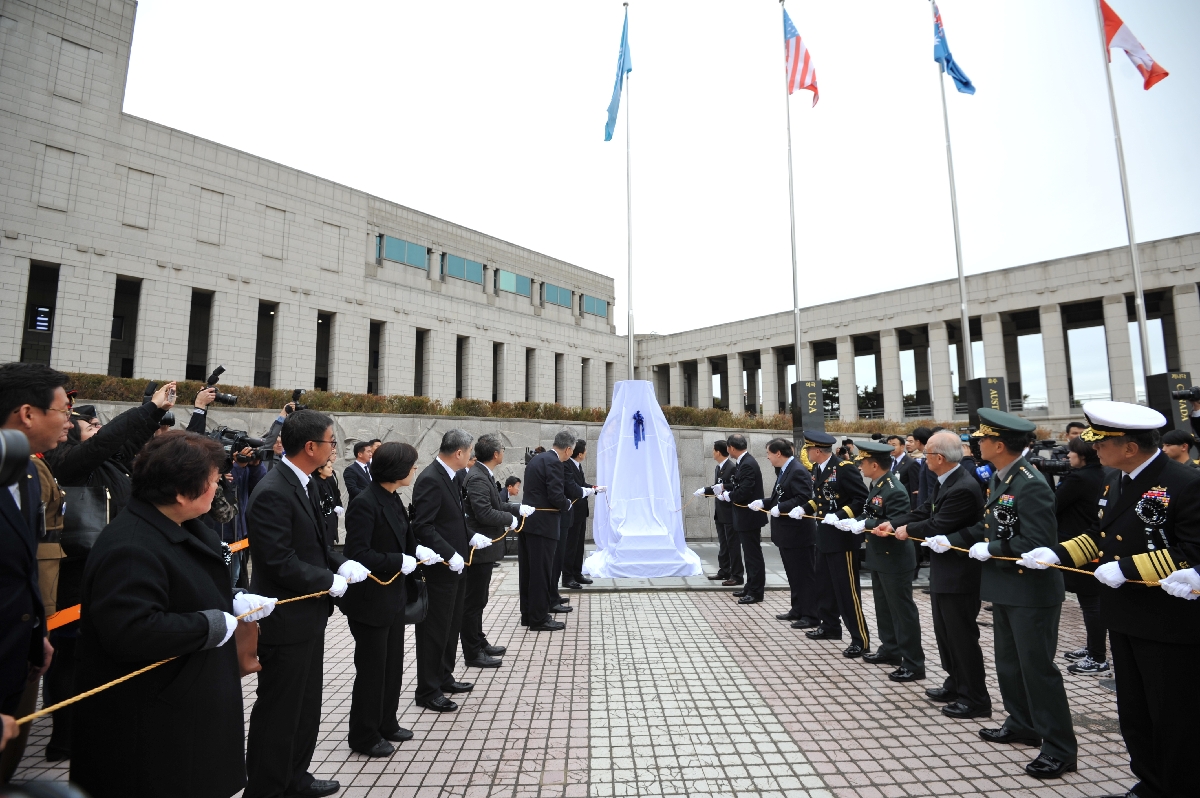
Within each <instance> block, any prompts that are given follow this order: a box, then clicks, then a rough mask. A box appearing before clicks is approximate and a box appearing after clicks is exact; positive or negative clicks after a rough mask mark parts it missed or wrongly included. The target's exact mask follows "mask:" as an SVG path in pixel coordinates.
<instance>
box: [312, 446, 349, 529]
mask: <svg viewBox="0 0 1200 798" xmlns="http://www.w3.org/2000/svg"><path fill="white" fill-rule="evenodd" d="M312 476H313V478H314V479H316V485H317V494H318V495H319V496H320V497H321V512H322V513H323V514H324V518H322V519H321V523H322V525H323V527H324V530H325V542H326V543H328V544H329V545H330V546H332V545H334V544H335V543H337V535H338V520H339V519H340V518H341V517H342V515H343V514H344V513H345V512H346V511H345V510H344V509H343V508H344V507H345V505H343V504H342V490H341V488H340V487H339V486H338V480H337V475H335V474H334V472H333V458H330V459H329V462H328V463H326V464H325V465H323V466H321V467H320V468H318V469H317V470H316V471H314V472H313V473H312Z"/></svg>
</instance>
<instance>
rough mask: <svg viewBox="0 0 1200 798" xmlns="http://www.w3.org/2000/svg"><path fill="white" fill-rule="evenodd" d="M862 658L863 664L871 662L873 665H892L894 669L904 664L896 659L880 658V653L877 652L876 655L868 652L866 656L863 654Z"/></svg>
mask: <svg viewBox="0 0 1200 798" xmlns="http://www.w3.org/2000/svg"><path fill="white" fill-rule="evenodd" d="M862 657H863V662H869V663H871V664H872V665H891V666H892V667H893V668H897V667H899V666H901V665H903V664H904V663H903V662H901V661H900V660H899V659H896V658H895V657H881V656H879V652H878V651H876V652H875V653H874V654H872V653H870V652H867V653H866V654H863V655H862Z"/></svg>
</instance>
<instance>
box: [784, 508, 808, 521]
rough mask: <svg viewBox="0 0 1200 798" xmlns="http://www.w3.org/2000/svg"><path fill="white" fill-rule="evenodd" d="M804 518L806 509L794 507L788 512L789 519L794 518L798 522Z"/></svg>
mask: <svg viewBox="0 0 1200 798" xmlns="http://www.w3.org/2000/svg"><path fill="white" fill-rule="evenodd" d="M803 516H804V508H803V507H793V508H792V509H790V510H788V518H794V519H796V520H797V521H799V520H800V519H801V518H802V517H803Z"/></svg>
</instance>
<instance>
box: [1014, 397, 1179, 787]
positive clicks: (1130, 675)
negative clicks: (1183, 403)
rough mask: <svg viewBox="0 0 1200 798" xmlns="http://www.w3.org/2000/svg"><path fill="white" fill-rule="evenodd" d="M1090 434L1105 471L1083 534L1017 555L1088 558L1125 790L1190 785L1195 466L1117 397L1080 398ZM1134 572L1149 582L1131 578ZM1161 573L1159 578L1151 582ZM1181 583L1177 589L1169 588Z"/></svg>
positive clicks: (1158, 419) (1148, 415) (1155, 424)
mask: <svg viewBox="0 0 1200 798" xmlns="http://www.w3.org/2000/svg"><path fill="white" fill-rule="evenodd" d="M1083 412H1084V415H1085V416H1087V419H1088V422H1089V423H1090V426H1089V427H1088V428H1087V429H1086V430H1084V432H1083V434H1082V435H1081V436H1080V437H1081V438H1083V439H1084V440H1087V441H1090V442H1091V443H1092V447H1093V449H1094V450H1095V452H1096V454H1097V456H1099V458H1100V463H1101V464H1102V465H1104V466H1106V467H1107V468H1109V469H1112V473H1111V475H1110V476H1109V478H1108V480H1107V481H1106V484H1105V485H1104V488H1103V491H1102V493H1101V496H1100V500H1099V505H1098V507H1097V508H1096V516H1097V519H1096V524H1095V526H1094V527H1093V528H1092V529H1091V530H1089V531H1088V532H1087V533H1086V534H1083V535H1079V536H1078V537H1074V538H1071V539H1070V540H1067V541H1064V542H1063V543H1059V544H1055V543H1050V544H1046V545H1044V546H1042V547H1039V548H1036V549H1033V550H1032V551H1028V552H1027V553H1025V554H1023V555H1022V559H1021V563H1020V564H1021V565H1022V566H1024V567H1026V568H1030V569H1039V571H1038V572H1039V573H1045V571H1044V570H1040V569H1044V568H1046V564H1059V563H1061V564H1062V565H1066V566H1070V567H1074V568H1081V567H1085V566H1086V564H1087V563H1089V562H1093V561H1095V560H1099V562H1100V565H1099V566H1098V567H1097V568H1096V572H1095V573H1096V578H1097V579H1098V580H1099V581H1100V582H1101V583H1102V584H1104V585H1106V586H1107V587H1108V588H1111V589H1106V588H1103V587H1102V588H1100V590H1101V593H1100V611H1101V613H1102V615H1103V617H1104V621H1105V623H1106V624H1107V625H1108V633H1109V642H1110V645H1111V646H1112V658H1113V669H1114V670H1115V671H1116V678H1117V717H1118V718H1119V719H1120V722H1121V734H1122V736H1124V738H1125V747H1126V749H1128V751H1129V767H1130V770H1132V771H1133V775H1134V776H1136V777H1137V778H1138V779H1139V782H1138V784H1136V785H1135V786H1134V787H1133V788H1132V789H1131V790H1130V791H1129V793H1128V795H1136V796H1142V797H1143V798H1149V797H1150V796H1154V798H1157V797H1158V796H1175V795H1195V794H1196V793H1195V792H1193V791H1194V790H1196V789H1197V788H1196V767H1195V762H1194V760H1193V759H1192V757H1194V756H1195V735H1194V730H1195V721H1196V719H1197V718H1198V717H1200V697H1198V694H1197V692H1196V690H1194V689H1192V685H1193V684H1194V682H1195V668H1196V662H1197V660H1198V659H1200V602H1197V601H1180V600H1179V598H1174V597H1173V596H1174V595H1177V594H1178V595H1180V596H1181V597H1183V598H1194V597H1195V594H1194V593H1193V592H1192V591H1193V590H1194V589H1200V578H1198V577H1197V574H1196V571H1195V567H1194V566H1195V565H1196V563H1198V562H1200V472H1197V470H1196V469H1194V468H1190V467H1188V466H1186V465H1183V464H1182V463H1177V462H1175V461H1173V460H1171V459H1170V458H1169V457H1167V456H1166V455H1165V454H1163V453H1162V452H1160V451H1159V450H1158V443H1159V432H1158V430H1159V429H1160V428H1161V427H1163V426H1166V423H1167V421H1166V419H1165V418H1164V417H1163V415H1162V414H1161V413H1159V412H1158V411H1156V410H1152V409H1150V408H1148V407H1142V406H1141V405H1134V404H1127V403H1125V402H1107V401H1105V402H1088V403H1086V404H1084V406H1083ZM1134 582H1143V583H1149V584H1133V583H1134ZM1156 583H1161V587H1158V586H1155V585H1156ZM1179 588H1181V589H1179Z"/></svg>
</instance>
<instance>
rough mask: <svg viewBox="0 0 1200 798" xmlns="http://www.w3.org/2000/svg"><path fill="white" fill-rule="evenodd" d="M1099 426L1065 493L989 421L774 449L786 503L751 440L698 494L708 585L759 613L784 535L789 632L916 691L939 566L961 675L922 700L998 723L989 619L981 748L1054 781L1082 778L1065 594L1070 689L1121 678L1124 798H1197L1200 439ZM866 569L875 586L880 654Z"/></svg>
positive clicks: (1123, 407) (1010, 429)
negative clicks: (1130, 777) (1003, 750)
mask: <svg viewBox="0 0 1200 798" xmlns="http://www.w3.org/2000/svg"><path fill="white" fill-rule="evenodd" d="M1196 409H1197V411H1200V407H1197V408H1196ZM1083 411H1084V414H1085V416H1086V417H1087V423H1082V422H1072V424H1070V425H1069V426H1068V428H1067V438H1068V441H1067V444H1066V453H1067V459H1068V461H1069V463H1070V466H1071V468H1070V471H1068V472H1067V473H1065V474H1062V475H1061V476H1059V477H1058V481H1057V484H1056V483H1055V479H1054V477H1050V476H1048V475H1046V474H1043V473H1039V471H1038V470H1037V468H1035V466H1034V465H1033V464H1032V463H1031V462H1030V460H1029V459H1027V458H1026V455H1027V454H1028V452H1029V448H1030V446H1031V444H1033V443H1034V442H1035V438H1034V432H1035V430H1036V427H1035V425H1034V424H1033V423H1031V422H1029V421H1027V420H1025V419H1023V418H1020V417H1018V416H1015V415H1012V414H1009V413H1004V412H1000V411H997V410H991V409H986V408H985V409H981V410H979V411H978V412H979V417H980V425H979V426H978V428H977V429H975V430H974V431H973V432H972V433H971V435H970V437H969V439H967V436H960V435H959V434H958V433H955V432H951V431H949V430H945V429H941V428H938V429H935V430H930V429H925V428H918V429H916V430H914V431H913V433H912V434H910V435H909V436H907V437H906V438H902V437H900V436H889V437H882V436H880V439H879V440H874V441H867V442H860V443H857V444H855V445H854V449H857V453H856V454H854V453H853V452H852V451H848V450H850V447H849V446H847V445H846V444H845V443H843V445H842V447H841V449H840V451H835V447H836V446H837V440H836V439H835V438H834V437H833V436H831V435H828V434H826V433H824V432H822V431H805V432H804V437H803V449H802V451H801V452H800V454H799V455H797V453H796V452H795V451H794V450H793V447H792V444H791V442H790V441H788V440H785V439H782V438H776V439H773V440H771V441H769V442H768V443H767V445H766V456H767V458H768V460H769V461H770V463H771V465H772V466H773V467H774V470H775V472H776V480H775V484H774V486H773V488H772V489H771V490H770V491H769V492H767V491H765V490H764V486H763V480H762V475H761V471H760V468H759V466H758V464H757V463H756V462H755V460H754V458H753V456H752V455H750V454H749V452H748V446H747V442H746V439H745V436H743V435H741V434H735V435H730V436H729V437H728V438H727V439H725V440H718V441H716V442H715V443H714V445H713V459H714V460H715V461H716V463H717V465H716V467H715V470H714V473H713V476H714V479H713V484H711V485H708V486H705V487H703V488H700V489H698V490H697V491H696V495H697V496H710V497H713V498H715V499H716V500H717V502H716V508H715V510H714V521H715V523H716V536H717V540H718V544H719V553H718V568H719V570H718V571H717V573H715V574H713V575H711V576H710V577H709V578H710V579H714V580H723V581H722V584H723V585H725V586H730V587H733V586H741V585H742V584H743V580H744V587H742V588H741V589H740V590H738V591H736V592H734V593H733V595H734V596H735V597H736V598H737V599H738V603H739V604H757V603H759V602H761V601H762V600H763V584H764V572H763V570H764V559H763V555H762V548H761V546H762V543H761V529H762V528H763V527H764V526H766V525H767V524H768V523H769V524H770V535H771V542H772V543H773V544H774V545H775V546H776V548H777V549H778V551H779V555H780V559H781V560H782V563H783V567H784V571H785V573H786V576H787V580H788V585H789V587H790V602H789V608H788V610H787V612H784V613H781V614H779V615H777V616H776V617H777V618H778V619H779V620H781V621H787V622H790V625H791V627H792V628H795V629H802V630H805V634H806V636H807V637H808V638H810V639H813V640H841V639H842V638H843V634H844V632H845V631H848V632H849V637H850V641H849V643H850V644H849V645H848V646H847V647H846V648H845V650H844V651H843V654H844V656H846V657H847V658H851V659H854V658H860V657H861V658H862V659H863V660H864V661H866V662H869V663H872V664H880V665H887V666H888V667H893V668H895V670H893V671H891V672H890V673H889V674H888V678H889V679H891V680H892V681H895V682H901V683H905V682H917V681H922V680H924V679H925V678H926V662H925V654H924V651H923V649H922V643H921V622H920V612H919V611H918V608H917V604H916V601H915V600H914V595H913V583H914V580H915V579H916V577H917V575H918V574H919V562H918V551H921V550H924V551H925V552H927V553H928V555H929V566H930V568H929V588H928V590H927V591H926V592H928V593H929V597H930V602H929V612H930V615H931V616H932V626H933V633H934V639H935V641H936V644H937V649H938V651H937V653H938V656H939V659H940V664H941V667H942V670H943V671H944V672H945V674H946V676H945V679H944V680H943V682H942V684H941V685H938V686H933V687H929V688H927V689H926V690H925V691H924V694H925V696H926V697H927V698H928V699H929V700H930V701H932V702H937V703H942V704H944V706H942V707H941V712H942V713H943V714H945V715H946V716H948V717H951V718H956V719H970V718H989V717H991V714H992V698H991V695H990V692H989V690H988V686H987V681H986V672H985V664H984V656H983V650H982V647H981V645H980V626H979V620H978V616H979V613H980V611H981V608H982V607H983V602H984V601H988V602H990V606H989V607H988V608H987V609H989V610H990V611H991V613H992V616H991V625H992V627H993V638H994V643H993V646H994V658H995V668H996V678H997V681H998V684H999V688H1000V697H1001V699H1002V702H1003V705H1004V709H1005V712H1006V713H1007V718H1006V720H1005V721H1004V724H1003V725H1002V726H1001V727H1000V728H981V729H980V730H979V736H980V737H981V738H982V739H984V740H986V741H989V742H993V743H997V744H1015V745H1026V746H1032V747H1036V748H1039V749H1040V751H1039V753H1038V755H1037V756H1036V758H1034V759H1033V760H1032V761H1031V762H1029V763H1028V764H1027V765H1026V766H1025V772H1026V773H1027V774H1028V775H1030V776H1033V777H1034V778H1038V779H1053V778H1059V777H1061V776H1062V775H1063V774H1065V773H1068V772H1071V771H1074V770H1075V769H1076V767H1077V764H1078V743H1077V741H1076V738H1075V732H1074V729H1073V726H1072V719H1071V712H1070V708H1069V705H1068V701H1067V695H1066V690H1065V686H1064V681H1063V677H1062V673H1061V671H1060V670H1059V668H1058V666H1057V665H1056V664H1055V652H1056V651H1057V649H1058V646H1059V619H1060V613H1061V607H1062V602H1063V599H1064V590H1071V591H1072V592H1074V593H1075V594H1076V596H1077V598H1078V599H1079V604H1080V608H1081V610H1082V614H1083V619H1084V626H1085V632H1086V643H1085V645H1083V646H1080V647H1077V648H1073V649H1071V650H1069V651H1066V652H1064V657H1065V659H1067V660H1070V661H1072V665H1071V666H1070V667H1069V669H1068V670H1070V672H1072V673H1075V674H1096V675H1098V674H1102V673H1106V672H1108V671H1109V665H1108V662H1107V657H1106V652H1105V648H1106V642H1107V641H1111V649H1112V655H1113V666H1112V667H1113V670H1115V672H1116V693H1117V696H1118V705H1117V706H1118V716H1119V719H1120V723H1121V730H1122V734H1123V735H1124V738H1125V742H1126V746H1127V749H1128V751H1129V755H1130V767H1131V770H1132V772H1133V774H1134V776H1135V777H1136V778H1138V779H1139V781H1138V783H1137V784H1136V785H1134V786H1133V787H1132V788H1131V790H1130V791H1129V792H1128V793H1125V794H1124V795H1125V796H1126V798H1128V796H1141V797H1142V798H1147V797H1148V796H1155V797H1157V796H1180V795H1188V794H1191V792H1190V791H1191V789H1193V787H1192V782H1193V778H1192V774H1191V768H1190V764H1189V762H1188V759H1187V752H1186V746H1188V745H1189V742H1188V741H1189V737H1188V731H1189V729H1190V719H1191V718H1194V717H1195V716H1196V715H1195V713H1196V710H1197V709H1200V700H1198V699H1197V698H1196V697H1195V695H1194V691H1187V690H1186V688H1182V687H1181V686H1182V685H1183V684H1185V683H1186V682H1188V681H1190V680H1189V677H1188V676H1187V675H1186V674H1187V673H1188V669H1189V668H1190V667H1191V664H1192V663H1193V662H1195V658H1196V656H1197V655H1198V654H1200V604H1198V603H1196V602H1195V601H1194V599H1196V598H1197V597H1198V596H1200V573H1198V572H1197V569H1196V568H1195V567H1193V564H1194V563H1196V562H1200V469H1198V468H1197V465H1198V464H1197V461H1194V460H1192V459H1191V454H1190V447H1191V446H1192V445H1194V444H1195V438H1194V437H1192V435H1191V434H1190V433H1187V432H1182V431H1180V432H1171V433H1167V434H1166V435H1164V436H1162V438H1161V439H1160V435H1159V429H1160V428H1162V427H1163V426H1165V425H1166V423H1167V422H1166V419H1165V418H1164V417H1163V416H1162V415H1161V414H1160V413H1158V412H1156V411H1154V410H1152V409H1150V408H1146V407H1143V406H1140V405H1133V404H1126V403H1120V402H1091V403H1087V404H1085V405H1084V407H1083ZM1193 423H1195V419H1193ZM1168 436H1170V437H1169V438H1168ZM1160 447H1161V448H1160ZM1171 447H1175V449H1174V450H1173V449H1172V448H1171ZM971 452H974V455H972V454H971ZM842 454H853V459H850V458H847V457H843V456H842ZM918 541H919V542H920V546H919V547H918V546H916V545H915V544H916V543H917V542H918ZM1058 566H1066V567H1067V568H1068V569H1070V570H1063V569H1062V568H1059V567H1058ZM860 568H865V569H867V570H869V571H870V573H871V593H872V596H873V601H874V606H875V622H876V633H877V635H878V641H879V643H878V646H877V647H876V648H875V650H874V651H872V650H871V640H870V631H869V630H868V628H867V623H866V620H865V618H864V615H863V612H862V590H861V584H860ZM1181 599H1184V600H1181ZM1181 692H1184V693H1186V695H1181Z"/></svg>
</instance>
